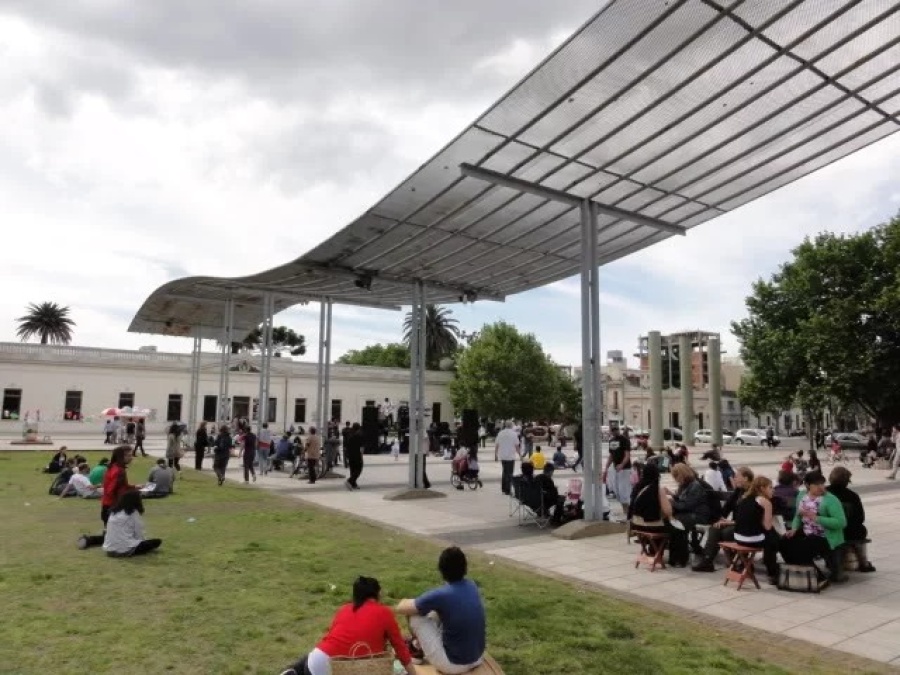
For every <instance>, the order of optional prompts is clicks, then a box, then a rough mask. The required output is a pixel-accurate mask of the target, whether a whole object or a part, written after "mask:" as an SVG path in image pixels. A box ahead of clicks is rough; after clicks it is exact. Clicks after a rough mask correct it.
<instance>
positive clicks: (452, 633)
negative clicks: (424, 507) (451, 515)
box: [397, 546, 487, 675]
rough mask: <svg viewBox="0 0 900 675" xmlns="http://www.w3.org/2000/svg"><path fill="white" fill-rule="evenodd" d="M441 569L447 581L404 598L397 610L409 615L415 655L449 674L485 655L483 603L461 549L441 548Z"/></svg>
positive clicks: (475, 664) (472, 665)
mask: <svg viewBox="0 0 900 675" xmlns="http://www.w3.org/2000/svg"><path fill="white" fill-rule="evenodd" d="M438 570H439V571H440V573H441V577H443V579H444V581H445V582H446V583H445V584H444V585H443V586H439V587H438V588H434V589H432V590H430V591H426V592H425V593H423V594H422V595H420V596H419V597H418V598H416V599H414V600H412V599H405V600H401V601H400V603H399V604H398V605H397V612H398V613H399V614H402V615H403V616H407V617H409V627H410V630H411V631H412V633H413V636H414V639H413V640H412V641H411V642H412V648H413V651H414V654H413V655H414V656H416V657H417V658H422V657H424V658H425V659H426V660H427V661H428V663H430V664H431V665H432V666H434V667H435V668H436V669H437V670H438V671H439V672H440V673H444V674H446V675H457V674H458V673H467V672H469V671H470V670H472V669H474V668H476V667H478V666H479V665H480V664H481V661H482V658H483V657H484V650H485V644H486V642H487V638H486V635H485V626H486V621H485V614H484V605H483V604H482V602H481V595H480V594H479V592H478V587H477V586H476V585H475V583H474V582H473V581H472V580H471V579H466V573H467V572H468V562H467V561H466V555H465V553H463V552H462V550H461V549H459V548H458V547H456V546H451V547H450V548H445V549H444V550H443V551H441V555H440V557H439V558H438Z"/></svg>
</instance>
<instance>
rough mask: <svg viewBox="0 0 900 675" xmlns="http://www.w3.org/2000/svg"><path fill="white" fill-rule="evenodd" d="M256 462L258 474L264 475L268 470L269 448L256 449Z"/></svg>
mask: <svg viewBox="0 0 900 675" xmlns="http://www.w3.org/2000/svg"><path fill="white" fill-rule="evenodd" d="M256 463H257V464H259V473H260V475H265V474H267V473H268V472H269V449H268V448H266V449H265V450H257V451H256Z"/></svg>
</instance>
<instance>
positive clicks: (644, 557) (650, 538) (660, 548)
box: [631, 530, 669, 572]
mask: <svg viewBox="0 0 900 675" xmlns="http://www.w3.org/2000/svg"><path fill="white" fill-rule="evenodd" d="M631 534H632V535H633V536H634V537H636V538H637V543H638V546H640V549H639V550H638V554H637V558H635V561H634V568H635V569H637V568H638V567H640V566H641V563H644V564H645V565H650V571H651V572H655V571H656V568H657V566H659V568H660V569H663V570H664V569H666V561H665V560H663V556H665V553H666V549H667V548H668V547H669V535H668V534H666V533H664V532H641V531H640V530H632V531H631Z"/></svg>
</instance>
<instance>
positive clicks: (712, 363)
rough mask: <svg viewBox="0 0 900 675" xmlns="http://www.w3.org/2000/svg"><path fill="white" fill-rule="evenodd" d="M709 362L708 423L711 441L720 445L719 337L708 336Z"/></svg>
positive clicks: (707, 351) (720, 352) (720, 383)
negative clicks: (710, 430)
mask: <svg viewBox="0 0 900 675" xmlns="http://www.w3.org/2000/svg"><path fill="white" fill-rule="evenodd" d="M706 358H707V363H708V364H709V389H708V390H707V391H709V425H710V429H712V442H713V443H715V444H717V445H720V446H721V445H722V347H721V345H720V343H719V337H718V336H713V337H710V338H709V342H708V343H707V348H706Z"/></svg>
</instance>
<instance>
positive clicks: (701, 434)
mask: <svg viewBox="0 0 900 675" xmlns="http://www.w3.org/2000/svg"><path fill="white" fill-rule="evenodd" d="M733 440H734V436H732V435H731V434H730V433H726V432H724V431H723V432H722V442H723V443H731V441H733ZM712 442H713V432H712V429H699V430H698V431H697V433H695V434H694V443H712Z"/></svg>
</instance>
